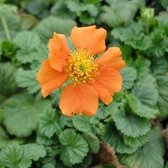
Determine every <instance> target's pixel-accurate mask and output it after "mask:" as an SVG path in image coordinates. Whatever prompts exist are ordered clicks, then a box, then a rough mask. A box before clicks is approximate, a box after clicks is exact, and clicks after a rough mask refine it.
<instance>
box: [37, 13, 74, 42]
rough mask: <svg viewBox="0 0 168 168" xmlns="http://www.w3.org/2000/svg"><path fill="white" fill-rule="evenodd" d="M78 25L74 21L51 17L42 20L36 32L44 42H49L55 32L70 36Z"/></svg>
mask: <svg viewBox="0 0 168 168" xmlns="http://www.w3.org/2000/svg"><path fill="white" fill-rule="evenodd" d="M75 25H76V23H75V22H74V21H73V20H70V19H60V18H58V17H53V16H50V17H48V18H46V19H44V20H42V21H41V22H40V23H39V24H38V25H37V26H36V28H35V32H37V33H38V34H39V36H40V37H41V39H42V40H43V41H45V42H46V41H48V39H49V38H51V37H52V35H53V33H54V32H57V33H63V34H66V35H69V34H70V31H71V29H72V28H73V27H74V26H75Z"/></svg>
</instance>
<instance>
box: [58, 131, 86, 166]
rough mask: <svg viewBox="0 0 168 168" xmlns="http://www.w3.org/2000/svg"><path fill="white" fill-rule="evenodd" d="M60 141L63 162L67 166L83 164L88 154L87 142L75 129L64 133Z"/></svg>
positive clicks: (60, 136)
mask: <svg viewBox="0 0 168 168" xmlns="http://www.w3.org/2000/svg"><path fill="white" fill-rule="evenodd" d="M59 141H60V143H61V144H62V150H61V160H62V161H63V162H64V164H65V165H67V166H71V165H73V164H75V163H81V162H82V161H83V159H84V157H85V156H86V155H87V153H88V144H87V142H86V141H85V140H84V139H83V138H82V137H81V136H80V135H79V134H76V132H75V131H74V130H73V129H66V130H65V131H64V132H62V133H61V134H60V135H59Z"/></svg>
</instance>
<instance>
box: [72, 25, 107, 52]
mask: <svg viewBox="0 0 168 168" xmlns="http://www.w3.org/2000/svg"><path fill="white" fill-rule="evenodd" d="M106 35H107V32H106V30H105V29H103V28H100V29H96V26H95V25H93V26H88V27H74V28H73V29H72V32H71V40H72V42H73V44H74V45H75V47H76V48H87V49H89V50H90V51H91V52H92V53H93V54H98V53H101V52H103V51H104V50H105V49H106V45H105V38H106Z"/></svg>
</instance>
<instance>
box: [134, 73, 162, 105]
mask: <svg viewBox="0 0 168 168" xmlns="http://www.w3.org/2000/svg"><path fill="white" fill-rule="evenodd" d="M155 85H156V82H155V79H154V78H153V77H152V76H151V75H146V76H144V77H141V79H140V81H139V82H137V83H136V85H135V87H134V88H133V90H132V92H133V94H134V95H135V96H136V97H138V99H139V100H140V101H141V102H142V103H144V104H146V105H152V106H153V105H156V103H157V101H158V98H159V94H158V91H157V89H156V86H155Z"/></svg>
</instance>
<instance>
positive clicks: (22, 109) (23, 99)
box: [3, 94, 51, 137]
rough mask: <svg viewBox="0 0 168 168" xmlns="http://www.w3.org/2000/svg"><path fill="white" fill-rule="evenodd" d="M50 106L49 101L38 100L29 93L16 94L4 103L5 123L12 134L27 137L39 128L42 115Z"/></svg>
mask: <svg viewBox="0 0 168 168" xmlns="http://www.w3.org/2000/svg"><path fill="white" fill-rule="evenodd" d="M50 108H51V107H50V103H49V102H48V101H41V100H40V101H37V100H34V99H33V97H32V96H30V95H27V94H18V95H15V96H13V97H11V98H9V99H8V100H7V101H6V102H5V103H4V107H3V111H4V124H5V126H6V128H7V130H8V132H9V133H10V134H12V135H16V136H18V137H21V136H25V137H27V136H29V135H30V134H31V133H32V131H33V130H35V129H36V128H37V125H38V123H39V117H40V115H42V114H43V113H44V112H45V111H47V110H48V109H50Z"/></svg>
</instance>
